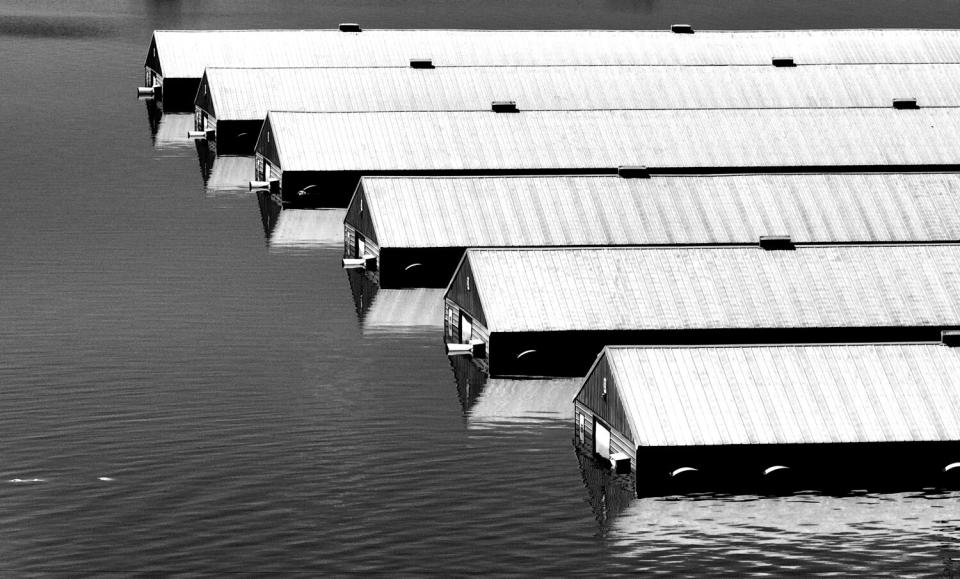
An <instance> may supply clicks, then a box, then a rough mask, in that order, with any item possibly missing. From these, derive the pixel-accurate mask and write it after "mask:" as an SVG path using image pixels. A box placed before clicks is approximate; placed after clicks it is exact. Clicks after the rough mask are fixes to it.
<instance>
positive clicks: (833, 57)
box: [154, 30, 960, 79]
mask: <svg viewBox="0 0 960 579" xmlns="http://www.w3.org/2000/svg"><path fill="white" fill-rule="evenodd" d="M154 40H155V42H156V46H157V50H158V57H159V60H160V63H161V68H162V73H163V75H164V76H165V77H166V78H196V79H199V78H200V77H201V76H202V75H203V69H204V68H206V67H209V66H231V67H274V66H409V62H410V59H411V58H431V59H433V61H434V63H435V64H436V65H437V66H471V65H474V66H475V65H491V64H499V65H545V64H551V65H573V64H577V65H584V64H651V65H671V64H698V65H700V64H708V65H721V64H769V63H770V62H771V59H772V58H773V57H782V56H789V57H793V58H794V60H795V61H796V62H797V63H799V64H852V63H928V62H940V63H960V32H958V31H956V30H778V31H739V32H729V31H714V32H710V31H698V32H696V33H695V34H673V33H671V32H669V31H659V30H657V31H644V30H630V31H617V30H365V31H363V32H359V33H345V32H339V31H337V30H158V31H155V32H154Z"/></svg>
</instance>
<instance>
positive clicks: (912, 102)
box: [893, 98, 920, 109]
mask: <svg viewBox="0 0 960 579" xmlns="http://www.w3.org/2000/svg"><path fill="white" fill-rule="evenodd" d="M893 108H895V109H919V108H920V107H919V106H918V105H917V99H915V98H906V99H893Z"/></svg>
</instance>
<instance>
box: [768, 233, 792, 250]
mask: <svg viewBox="0 0 960 579" xmlns="http://www.w3.org/2000/svg"><path fill="white" fill-rule="evenodd" d="M760 249H765V250H768V251H773V250H782V249H795V247H794V245H793V241H792V240H791V239H790V236H789V235H761V236H760Z"/></svg>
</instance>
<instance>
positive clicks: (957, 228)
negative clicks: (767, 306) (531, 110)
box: [344, 173, 960, 287]
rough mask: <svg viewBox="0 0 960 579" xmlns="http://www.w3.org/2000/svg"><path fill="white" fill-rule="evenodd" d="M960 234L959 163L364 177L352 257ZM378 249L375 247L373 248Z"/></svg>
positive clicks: (439, 273)
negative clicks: (934, 169) (943, 167)
mask: <svg viewBox="0 0 960 579" xmlns="http://www.w3.org/2000/svg"><path fill="white" fill-rule="evenodd" d="M784 235H786V236H789V237H790V240H791V242H792V243H794V244H823V243H904V242H927V243H929V242H957V241H960V174H957V173H874V174H863V173H845V174H812V173H811V174H761V175H712V176H675V177H668V176H654V177H652V178H650V179H625V178H621V177H618V176H615V175H613V176H541V177H529V176H515V177H364V178H363V179H361V181H360V185H359V186H358V187H357V191H356V193H355V194H354V196H353V199H352V200H351V201H350V204H349V205H348V207H347V211H346V217H345V218H344V257H345V258H347V259H348V260H363V263H364V264H370V265H371V266H372V267H371V269H372V270H373V271H372V272H371V275H373V276H375V277H376V278H377V280H378V281H379V283H380V285H381V286H382V287H420V286H422V287H445V286H446V285H447V284H448V283H449V281H450V277H451V276H452V275H453V272H454V270H455V269H456V267H457V264H458V263H459V262H460V258H461V257H462V256H463V252H464V250H465V249H466V248H468V247H549V246H646V245H650V246H661V245H663V246H666V245H755V244H756V243H757V242H758V241H759V239H760V238H761V237H764V236H784ZM371 258H372V259H371Z"/></svg>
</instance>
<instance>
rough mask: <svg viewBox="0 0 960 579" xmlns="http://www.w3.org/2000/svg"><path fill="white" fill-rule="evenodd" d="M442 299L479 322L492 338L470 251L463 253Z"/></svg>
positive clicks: (491, 330)
mask: <svg viewBox="0 0 960 579" xmlns="http://www.w3.org/2000/svg"><path fill="white" fill-rule="evenodd" d="M468 288H469V289H468ZM443 295H444V298H445V299H448V300H450V301H451V302H453V303H455V304H457V307H459V308H460V310H462V311H464V312H467V313H468V314H469V315H470V316H472V317H473V319H474V320H476V321H477V322H479V323H480V324H481V325H482V326H483V327H484V328H486V329H487V332H488V333H489V334H490V335H491V336H492V334H493V332H494V330H493V329H491V328H490V326H488V325H487V317H486V314H485V313H484V309H483V299H482V297H481V291H480V287H479V286H478V285H477V283H476V276H475V275H473V270H472V268H471V266H470V250H469V249H468V250H467V251H465V252H464V253H463V257H462V258H460V263H459V264H458V265H457V268H456V270H454V274H453V276H452V278H451V279H450V283H449V284H448V285H447V289H446V291H444V294H443ZM468 298H469V299H468Z"/></svg>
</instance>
